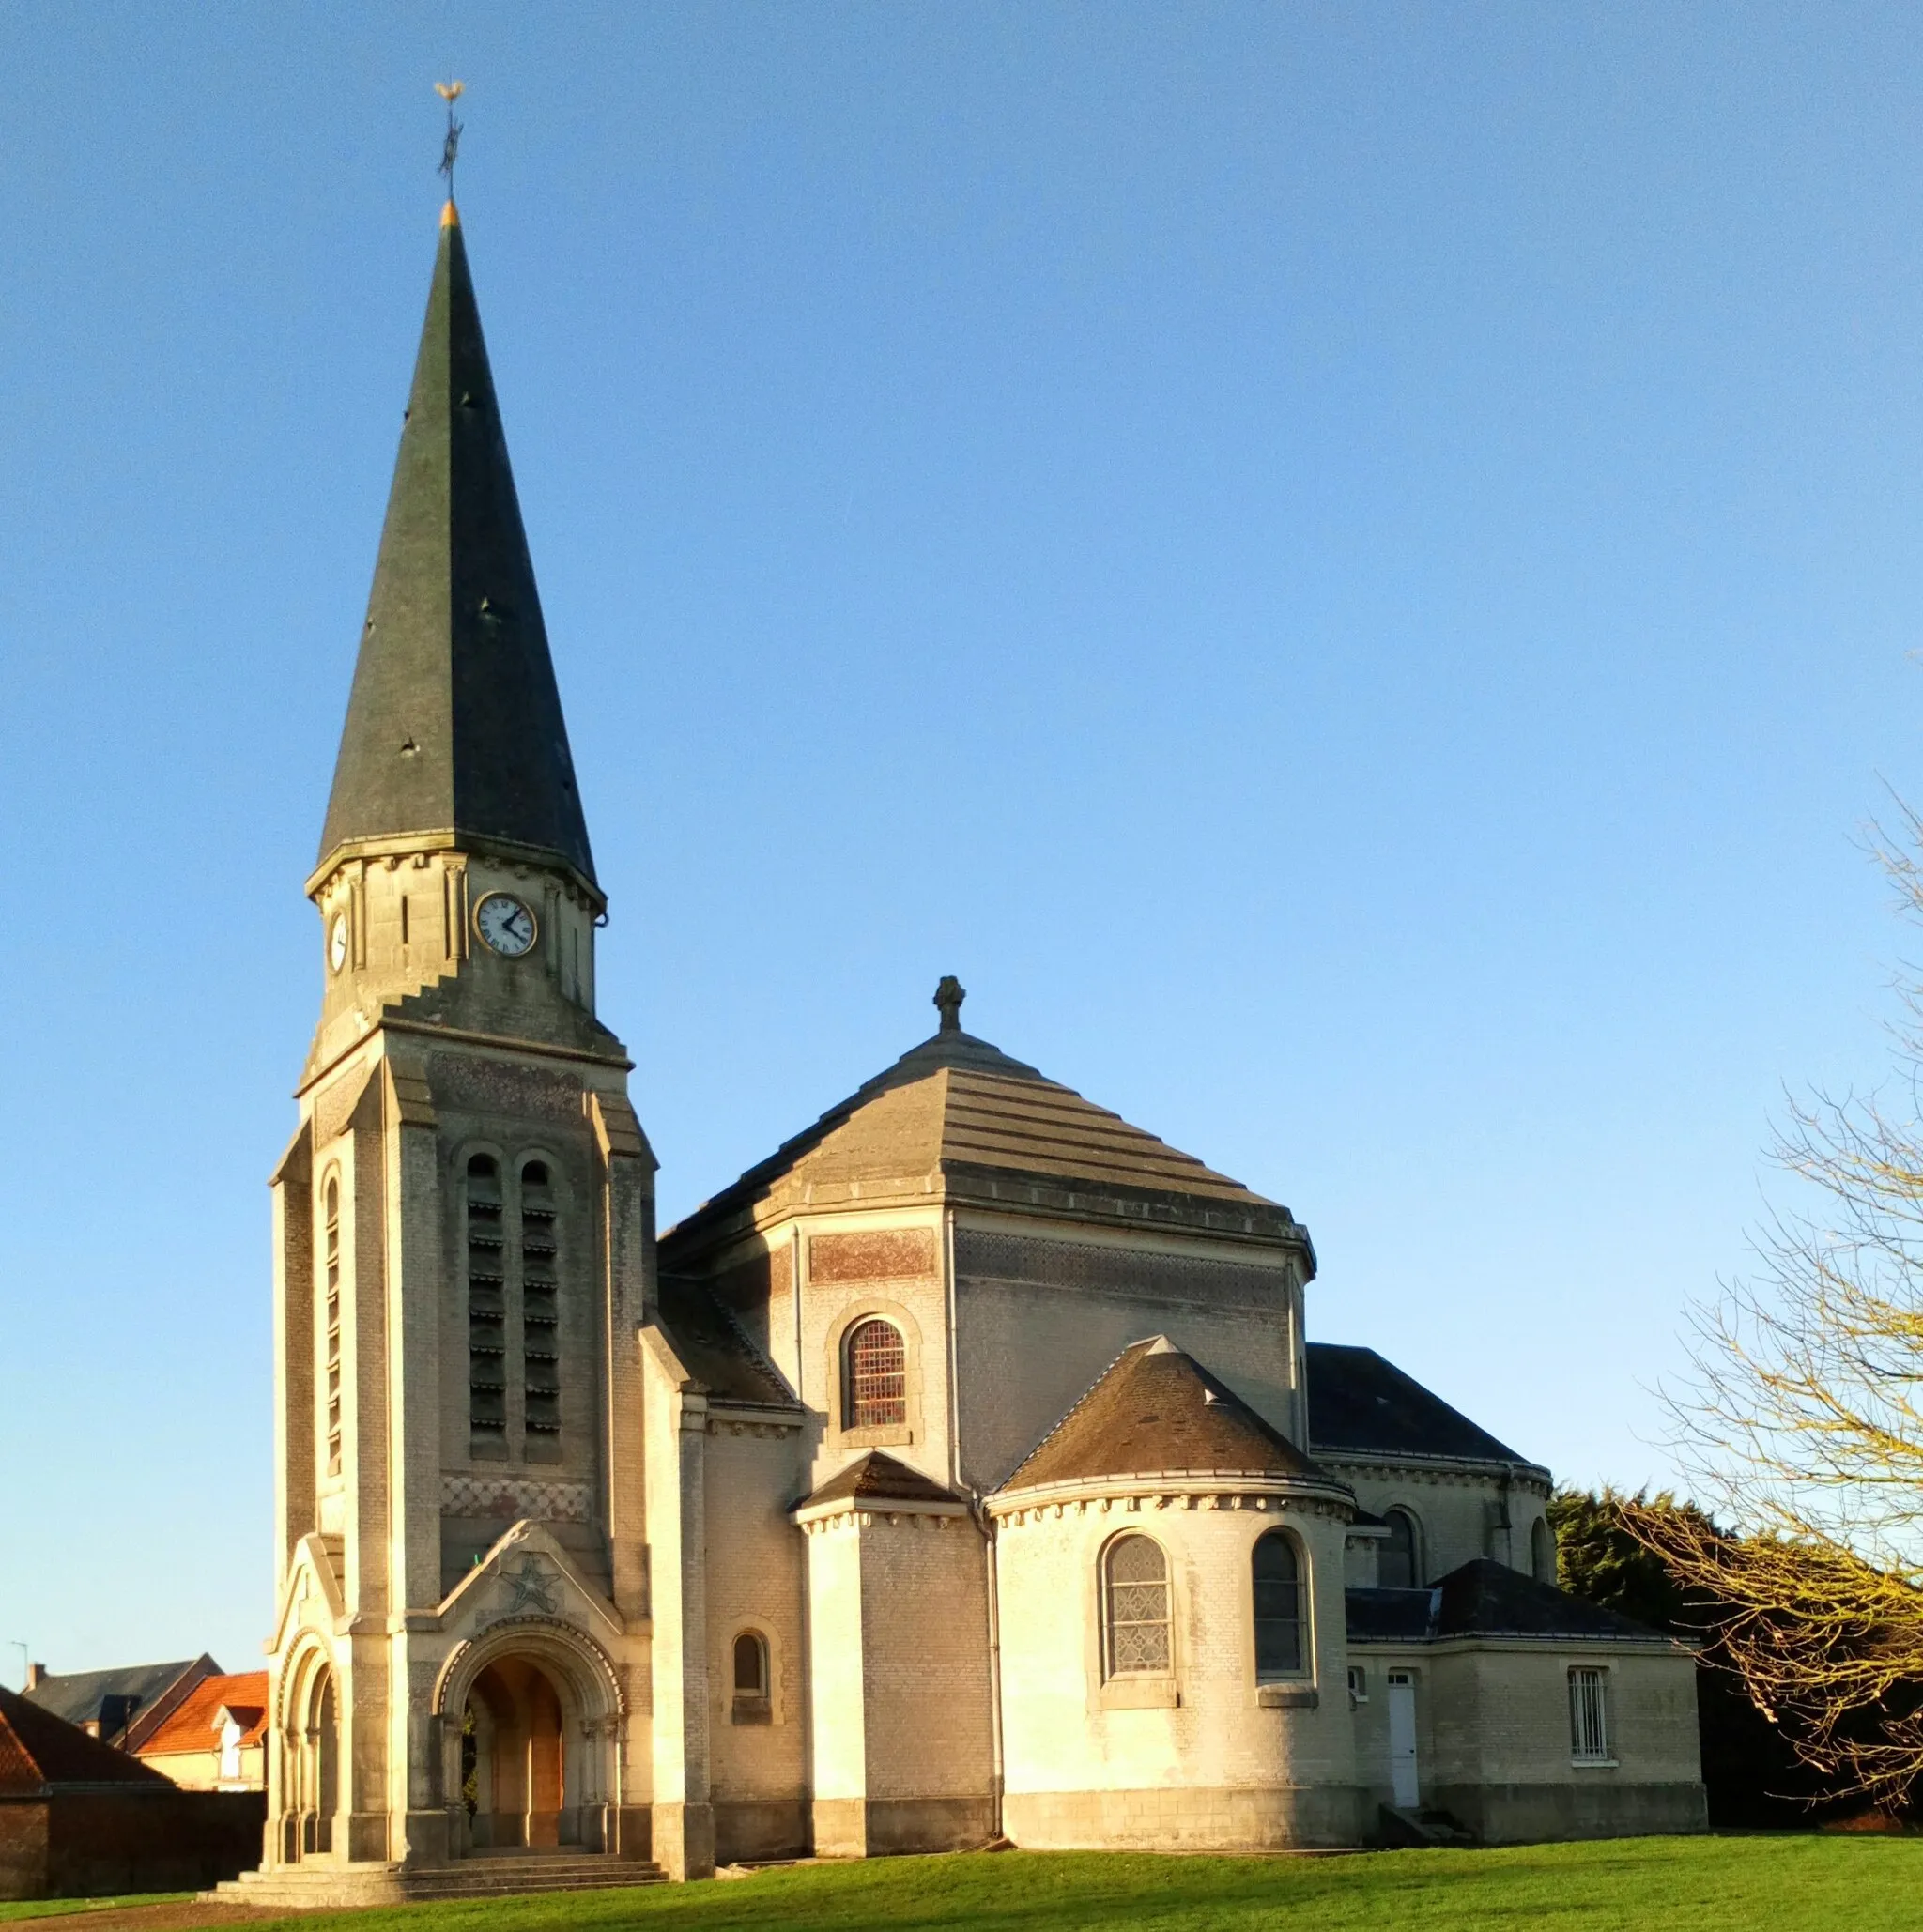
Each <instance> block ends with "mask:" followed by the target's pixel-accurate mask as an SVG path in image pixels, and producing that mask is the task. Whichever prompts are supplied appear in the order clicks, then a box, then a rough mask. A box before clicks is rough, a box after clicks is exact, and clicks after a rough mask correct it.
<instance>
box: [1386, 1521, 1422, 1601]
mask: <svg viewBox="0 0 1923 1932" xmlns="http://www.w3.org/2000/svg"><path fill="white" fill-rule="evenodd" d="M1384 1520H1385V1521H1386V1522H1387V1523H1388V1525H1389V1534H1388V1535H1387V1536H1386V1537H1384V1538H1383V1540H1382V1541H1380V1542H1379V1543H1378V1544H1377V1546H1376V1581H1377V1584H1379V1585H1380V1586H1381V1587H1382V1588H1383V1589H1385V1590H1414V1589H1420V1588H1421V1587H1422V1585H1423V1538H1422V1532H1421V1531H1420V1530H1419V1529H1418V1528H1417V1527H1416V1519H1415V1518H1414V1517H1413V1516H1411V1515H1410V1514H1409V1512H1408V1510H1390V1512H1389V1514H1388V1516H1387V1517H1386V1518H1385V1519H1384Z"/></svg>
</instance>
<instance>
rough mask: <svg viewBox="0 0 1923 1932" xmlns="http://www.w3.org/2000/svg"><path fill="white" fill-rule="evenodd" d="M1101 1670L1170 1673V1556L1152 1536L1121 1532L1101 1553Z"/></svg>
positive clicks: (1123, 1674) (1108, 1672)
mask: <svg viewBox="0 0 1923 1932" xmlns="http://www.w3.org/2000/svg"><path fill="white" fill-rule="evenodd" d="M1101 1648H1102V1676H1103V1677H1105V1678H1110V1677H1127V1676H1131V1675H1139V1676H1166V1675H1167V1674H1168V1673H1169V1671H1170V1670H1172V1669H1173V1668H1174V1656H1175V1650H1174V1646H1173V1644H1172V1643H1171V1641H1170V1635H1169V1609H1168V1559H1167V1557H1165V1556H1163V1555H1162V1553H1161V1544H1160V1543H1159V1542H1157V1541H1155V1539H1154V1538H1153V1537H1150V1536H1140V1535H1136V1534H1133V1533H1131V1534H1129V1535H1127V1536H1118V1537H1116V1538H1115V1541H1114V1542H1112V1543H1110V1544H1109V1546H1108V1548H1107V1549H1105V1550H1104V1551H1103V1552H1102V1555H1101Z"/></svg>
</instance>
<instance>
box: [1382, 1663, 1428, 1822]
mask: <svg viewBox="0 0 1923 1932" xmlns="http://www.w3.org/2000/svg"><path fill="white" fill-rule="evenodd" d="M1389 1786H1390V1790H1391V1792H1392V1795H1393V1797H1394V1800H1395V1802H1396V1803H1397V1804H1398V1805H1399V1806H1400V1807H1401V1808H1402V1809H1403V1810H1405V1811H1413V1810H1414V1809H1415V1807H1416V1805H1417V1804H1418V1803H1420V1802H1421V1799H1422V1787H1421V1786H1420V1785H1419V1784H1418V1783H1417V1781H1416V1680H1415V1678H1414V1677H1413V1675H1411V1673H1409V1672H1408V1671H1406V1670H1392V1671H1391V1672H1390V1673H1389Z"/></svg>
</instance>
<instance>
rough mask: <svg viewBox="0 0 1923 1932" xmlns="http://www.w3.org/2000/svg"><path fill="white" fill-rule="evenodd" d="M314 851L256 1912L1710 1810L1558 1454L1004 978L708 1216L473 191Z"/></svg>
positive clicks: (1587, 1822)
mask: <svg viewBox="0 0 1923 1932" xmlns="http://www.w3.org/2000/svg"><path fill="white" fill-rule="evenodd" d="M306 890H307V893H308V896H309V897H310V898H311V899H312V900H313V902H314V905H315V909H316V912H317V913H318V941H319V951H320V966H321V978H322V986H323V992H322V998H321V1007H320V1017H319V1023H318V1026H317V1028H316V1030H315V1035H314V1039H313V1044H312V1048H311V1050H310V1051H309V1054H308V1057H307V1062H306V1066H305V1068H304V1071H303V1073H302V1076H301V1081H300V1096H299V1099H300V1125H299V1128H298V1131H297V1132H296V1133H295V1135H294V1137H293V1139H292V1141H291V1142H289V1143H288V1146H287V1148H286V1151H285V1154H284V1155H283V1156H282V1158H281V1160H280V1164H279V1166H278V1168H277V1169H276V1170H275V1172H274V1175H273V1203H274V1209H273V1240H274V1255H275V1286H274V1350H275V1379H276V1401H275V1439H274V1456H275V1463H276V1478H277V1481H276V1521H275V1561H276V1565H277V1573H278V1576H279V1591H278V1601H277V1605H276V1618H277V1620H276V1623H275V1626H274V1630H273V1634H272V1639H271V1646H270V1648H271V1665H270V1672H269V1687H268V1695H267V1705H268V1724H269V1738H268V1745H267V1779H268V1790H269V1800H268V1826H267V1855H266V1864H265V1867H264V1869H263V1871H262V1872H261V1873H259V1874H257V1875H254V1877H253V1878H252V1879H251V1880H250V1881H248V1882H247V1883H246V1884H244V1885H243V1886H242V1887H241V1890H242V1891H243V1892H244V1893H246V1894H249V1895H251V1896H254V1897H256V1898H259V1899H260V1900H262V1901H263V1902H268V1903H271V1902H274V1901H277V1900H278V1901H281V1902H286V1903H316V1902H320V1901H322V1900H328V1901H331V1902H344V1903H345V1902H349V1901H352V1900H362V1899H364V1900H368V1901H373V1900H377V1899H381V1898H392V1897H401V1896H418V1895H429V1894H433V1893H434V1892H436V1891H437V1890H438V1891H440V1892H442V1893H445V1892H447V1891H448V1890H449V1889H450V1888H454V1889H465V1890H473V1889H477V1888H484V1887H485V1885H487V1884H488V1883H490V1882H494V1883H500V1884H508V1883H510V1882H511V1883H512V1885H513V1887H514V1889H517V1890H525V1889H529V1887H530V1886H531V1884H533V1883H535V1882H538V1872H537V1870H536V1866H537V1862H539V1861H546V1862H547V1863H546V1864H545V1865H544V1866H541V1869H543V1870H546V1872H548V1873H549V1874H550V1875H552V1876H553V1877H554V1878H555V1880H556V1882H559V1881H560V1878H562V1876H565V1878H566V1881H567V1882H570V1883H582V1882H625V1883H632V1882H634V1881H635V1879H636V1878H638V1877H642V1876H647V1875H649V1874H650V1873H651V1872H654V1873H658V1874H661V1875H665V1876H667V1877H669V1878H698V1877H702V1876H705V1875H707V1874H709V1873H711V1872H712V1871H713V1870H714V1869H715V1864H716V1863H717V1862H720V1863H729V1862H734V1861H742V1860H757V1859H774V1858H780V1857H784V1856H792V1855H796V1854H800V1853H807V1852H812V1853H814V1854H816V1855H818V1856H824V1857H826V1856H833V1857H862V1856H866V1855H873V1854H877V1853H885V1852H897V1851H915V1850H938V1849H953V1848H967V1847H976V1846H981V1845H985V1844H989V1843H992V1842H995V1841H997V1840H1001V1839H1006V1840H1009V1841H1012V1842H1013V1843H1015V1844H1017V1845H1020V1846H1024V1847H1036V1848H1068V1847H1084V1848H1118V1849H1119V1848H1127V1849H1180V1850H1189V1849H1205V1848H1222V1849H1231V1848H1291V1847H1331V1846H1351V1845H1360V1844H1366V1843H1380V1842H1384V1841H1390V1842H1396V1841H1403V1842H1415V1841H1419V1840H1421V1839H1423V1838H1425V1837H1438V1836H1440V1837H1449V1838H1457V1839H1468V1840H1475V1841H1480V1842H1497V1841H1501V1840H1516V1839H1530V1838H1552V1837H1562V1836H1574V1835H1603V1834H1611V1833H1623V1832H1654V1831H1661V1832H1673V1831H1689V1830H1697V1829H1700V1828H1701V1825H1702V1821H1703V1794H1702V1786H1701V1782H1700V1765H1699V1757H1698V1748H1697V1732H1696V1705H1695V1688H1694V1681H1695V1680H1694V1664H1693V1660H1692V1657H1691V1655H1690V1653H1689V1651H1688V1650H1687V1648H1685V1647H1683V1646H1680V1645H1678V1644H1677V1643H1675V1642H1674V1641H1673V1640H1671V1639H1669V1638H1668V1637H1666V1636H1664V1635H1661V1634H1659V1633H1655V1632H1653V1631H1650V1630H1647V1629H1644V1628H1642V1627H1640V1626H1638V1625H1636V1624H1633V1623H1630V1622H1627V1621H1625V1620H1624V1619H1623V1618H1617V1617H1615V1616H1612V1615H1610V1614H1609V1613H1607V1612H1605V1611H1601V1610H1598V1609H1595V1608H1593V1607H1592V1606H1589V1605H1586V1604H1583V1603H1580V1602H1576V1601H1575V1600H1573V1599H1571V1598H1569V1597H1567V1596H1565V1595H1563V1594H1562V1593H1561V1591H1559V1590H1558V1589H1557V1588H1556V1587H1555V1586H1554V1581H1553V1579H1554V1575H1555V1558H1554V1548H1553V1543H1552V1539H1551V1536H1550V1533H1549V1528H1548V1525H1547V1523H1546V1517H1545V1513H1544V1512H1545V1504H1546V1499H1547V1496H1548V1495H1549V1488H1550V1478H1549V1472H1548V1471H1547V1470H1546V1469H1545V1468H1544V1467H1542V1466H1541V1465H1540V1464H1537V1463H1534V1462H1532V1461H1531V1460H1530V1459H1529V1458H1528V1457H1526V1456H1522V1455H1518V1454H1517V1453H1515V1451H1514V1450H1512V1449H1509V1448H1507V1447H1506V1446H1505V1445H1504V1444H1502V1443H1500V1442H1499V1441H1497V1440H1496V1439H1495V1438H1494V1437H1493V1436H1491V1435H1489V1434H1487V1433H1486V1432H1485V1431H1484V1430H1482V1429H1480V1428H1478V1427H1477V1426H1476V1425H1475V1424H1474V1423H1472V1422H1471V1421H1469V1419H1468V1418H1466V1417H1464V1416H1462V1415H1460V1414H1459V1413H1458V1412H1456V1411H1455V1410H1454V1409H1453V1408H1451V1407H1450V1406H1449V1405H1448V1404H1447V1403H1444V1402H1443V1401H1441V1400H1440V1399H1439V1398H1438V1397H1437V1396H1435V1395H1433V1394H1431V1393H1430V1392H1429V1391H1428V1390H1426V1389H1425V1388H1422V1387H1421V1386H1420V1385H1419V1384H1417V1383H1416V1382H1414V1381H1413V1380H1411V1379H1410V1378H1409V1377H1408V1375H1406V1374H1404V1373H1402V1372H1400V1371H1399V1370H1397V1369H1395V1368H1394V1367H1393V1366H1392V1364H1390V1363H1389V1362H1388V1361H1386V1360H1384V1359H1383V1358H1382V1357H1380V1356H1378V1355H1377V1354H1375V1353H1374V1352H1372V1351H1371V1350H1368V1349H1364V1348H1348V1347H1338V1346H1332V1345H1328V1344H1320V1343H1316V1342H1311V1341H1309V1339H1308V1333H1307V1311H1308V1306H1309V1291H1310V1284H1311V1282H1312V1281H1313V1280H1314V1278H1315V1250H1314V1248H1313V1246H1312V1245H1311V1242H1310V1239H1309V1234H1308V1230H1307V1229H1306V1228H1305V1227H1303V1225H1302V1224H1301V1223H1300V1221H1298V1220H1297V1219H1295V1217H1294V1216H1293V1215H1292V1214H1291V1213H1290V1212H1289V1210H1288V1209H1287V1208H1286V1207H1284V1206H1282V1205H1280V1204H1278V1203H1276V1202H1275V1201H1273V1200H1270V1199H1268V1198H1266V1197H1265V1196H1264V1195H1262V1194H1259V1193H1257V1192H1255V1191H1254V1190H1253V1189H1252V1188H1247V1187H1245V1186H1243V1185H1242V1184H1241V1183H1240V1182H1238V1181H1234V1180H1231V1179H1229V1178H1228V1177H1227V1176H1226V1175H1224V1174H1222V1173H1217V1172H1215V1171H1214V1170H1213V1169H1212V1168H1209V1167H1208V1166H1207V1165H1205V1164H1204V1163H1203V1162H1202V1161H1201V1160H1199V1159H1196V1158H1192V1156H1189V1155H1186V1154H1181V1153H1177V1151H1176V1150H1175V1149H1174V1148H1172V1147H1170V1146H1168V1145H1166V1144H1165V1143H1164V1142H1161V1141H1160V1140H1158V1139H1156V1138H1155V1136H1154V1135H1153V1134H1151V1133H1148V1132H1146V1131H1145V1130H1143V1129H1142V1128H1140V1127H1134V1126H1131V1124H1130V1123H1128V1122H1127V1121H1124V1120H1122V1119H1120V1118H1118V1117H1117V1116H1116V1115H1115V1114H1114V1113H1111V1112H1107V1111H1106V1110H1105V1109H1103V1108H1101V1107H1100V1106H1098V1105H1096V1104H1095V1103H1094V1102H1092V1101H1090V1100H1087V1099H1085V1098H1084V1097H1083V1096H1081V1095H1080V1094H1078V1093H1076V1092H1075V1091H1073V1090H1072V1089H1071V1088H1069V1087H1067V1086H1064V1085H1062V1084H1061V1083H1060V1082H1058V1081H1054V1080H1052V1079H1050V1078H1049V1077H1048V1075H1047V1074H1045V1073H1043V1072H1041V1071H1039V1070H1038V1068H1037V1067H1036V1066H1033V1065H1030V1064H1029V1063H1028V1062H1026V1061H1025V1060H1023V1059H1019V1058H1016V1057H1014V1056H1013V1055H1012V1054H1010V1053H1008V1052H1005V1051H1003V1050H1001V1049H1000V1048H998V1047H994V1046H992V1045H990V1044H989V1043H988V1041H986V1040H984V1039H981V1038H978V1037H977V1036H976V1035H974V1034H973V1033H971V1032H970V1031H969V1030H968V1027H967V1026H966V1025H964V1023H963V1019H962V1014H963V999H964V994H963V991H962V988H961V986H960V985H959V984H957V982H956V981H955V980H954V979H952V978H950V979H945V980H944V981H943V982H942V984H941V987H940V988H939V989H938V990H937V992H936V995H935V1002H934V1004H935V1006H936V1008H937V1012H938V1024H937V1026H936V1028H935V1030H934V1031H933V1033H932V1034H931V1035H930V1036H929V1037H928V1038H926V1039H924V1040H923V1041H921V1043H920V1044H918V1045H912V1046H909V1048H908V1050H907V1051H905V1052H904V1053H903V1054H902V1055H901V1057H900V1059H899V1060H897V1061H896V1062H895V1064H894V1065H893V1066H888V1067H886V1068H885V1069H884V1070H883V1071H881V1072H880V1073H877V1074H876V1075H875V1076H874V1077H873V1078H872V1079H869V1080H868V1081H866V1082H865V1083H864V1084H861V1085H858V1086H856V1087H855V1088H854V1092H853V1093H852V1094H851V1095H850V1096H849V1097H848V1098H847V1099H845V1100H843V1101H842V1102H841V1103H840V1104H839V1105H838V1106H835V1107H832V1108H830V1109H829V1110H828V1112H825V1113H824V1114H823V1115H822V1117H821V1118H820V1119H819V1120H817V1121H816V1122H815V1123H814V1124H813V1125H812V1126H811V1127H807V1128H806V1129H805V1130H804V1131H802V1132H801V1133H799V1134H797V1135H796V1136H795V1138H793V1139H792V1140H791V1141H789V1142H787V1143H786V1144H785V1145H783V1146H781V1147H779V1148H778V1149H777V1150H776V1151H775V1152H774V1153H773V1154H772V1155H770V1156H769V1158H767V1159H766V1160H764V1161H762V1163H761V1164H760V1165H759V1166H757V1167H755V1168H752V1169H750V1170H749V1172H748V1173H745V1174H743V1175H742V1176H741V1177H740V1179H738V1180H736V1181H734V1182H733V1183H732V1184H731V1185H729V1186H727V1187H724V1188H721V1189H720V1191H719V1192H717V1193H715V1195H714V1196H713V1197H712V1198H711V1199H709V1200H708V1201H707V1202H705V1203H704V1204H702V1205H701V1206H700V1207H699V1208H697V1209H696V1210H695V1211H694V1212H693V1213H692V1214H690V1215H689V1216H688V1217H687V1218H686V1219H684V1220H683V1221H681V1222H680V1223H679V1225H677V1226H675V1227H673V1228H670V1229H669V1230H667V1231H666V1232H665V1233H659V1234H657V1231H656V1227H655V1219H654V1170H655V1160H654V1153H653V1150H652V1148H651V1146H650V1142H649V1139H648V1135H647V1133H646V1132H645V1131H644V1130H643V1127H642V1125H641V1123H640V1121H639V1120H638V1118H637V1116H636V1112H635V1110H634V1107H633V1105H632V1103H631V1101H630V1098H629V1095H628V1072H629V1061H628V1058H627V1055H626V1054H625V1052H624V1051H623V1047H622V1044H621V1042H620V1040H619V1039H618V1038H617V1037H616V1036H615V1035H614V1034H613V1033H612V1032H610V1031H609V1030H608V1026H607V1025H606V1024H605V1023H604V1022H603V1020H602V1019H601V1017H600V1015H599V1013H598V1012H597V1010H596V999H595V949H596V945H597V943H598V941H599V939H600V936H601V926H602V915H603V912H604V911H605V908H606V906H607V903H608V897H607V893H606V890H605V889H604V886H603V882H602V881H601V879H600V878H599V877H598V876H597V874H596V871H595V866H594V860H593V854H592V849H591V847H590V843H589V836H588V825H587V820H586V817H585V814H584V812H583V808H582V802H581V796H580V791H579V789H578V787H577V782H576V775H575V770H574V765H573V761H572V759H571V757H570V754H569V749H568V738H567V729H566V726H565V723H564V721H563V719H562V707H561V702H560V698H559V696H558V692H557V687H556V682H555V676H554V670H553V667H552V664H551V661H550V658H549V652H548V643H547V638H546V632H545V629H544V626H543V622H542V616H541V605H540V599H539V597H538V595H537V593H536V590H535V583H534V573H533V569H532V565H531V560H530V557H529V553H528V546H527V541H526V537H525V535H524V533H523V529H522V525H521V517H520V511H519V507H518V504H517V501H516V498H515V485H514V482H513V478H512V475H511V472H510V469H509V464H508V452H507V444H506V440H505V437H504V436H503V432H502V426H501V418H500V409H499V406H498V405H497V401H496V397H495V392H494V385H493V381H492V378H491V376H490V375H489V370H488V363H487V356H486V351H485V346H484V344H483V339H482V331H481V323H480V317H479V314H478V312H477V309H476V306H475V298H474V290H473V286H472V284H471V282H470V279H469V267H468V260H467V254H466V252H465V247H464V243H463V238H462V231H461V226H460V222H459V221H458V219H457V217H456V215H455V213H454V207H453V205H452V203H450V204H449V206H448V207H447V209H446V211H445V213H444V214H443V217H442V222H441V229H440V237H439V247H438V256H437V259H436V263H435V268H434V276H433V283H432V288H431V292H430V295H429V299H428V305H427V316H426V323H425V327H424V330H423V335H422V339H421V345H420V351H419V358H418V360H417V363H416V366H415V371H414V379H413V390H412V393H411V396H410V398H409V403H408V413H407V418H406V422H405V425H404V427H403V429H402V432H401V441H400V452H399V457H398V461H397V463H396V466H395V470H394V478H393V484H392V496H391V498H390V501H389V505H388V511H387V519H386V524H385V527H384V529H383V531H382V534H381V539H380V548H379V555H378V560H377V564H376V567H375V573H374V586H373V592H372V595H371V598H370V600H369V604H368V608H367V618H366V623H365V627H364V629H363V631H362V636H361V640H360V653H359V660H358V663H357V666H356V668H355V672H354V681H353V688H352V694H351V696H350V698H349V699H348V703H347V714H346V728H345V731H344V733H343V736H342V740H341V746H340V754H339V760H338V763H337V766H336V769H335V774H334V780H333V790H332V795H331V799H330V801H329V803H328V808H327V818H326V826H325V830H324V832H323V835H322V837H321V843H320V851H319V857H318V863H317V864H316V866H315V870H314V872H313V874H312V876H311V877H310V878H309V879H308V881H307V884H306ZM904 1044H905V1042H904ZM657 1125H658V1123H657Z"/></svg>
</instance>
